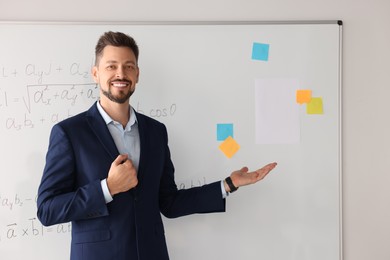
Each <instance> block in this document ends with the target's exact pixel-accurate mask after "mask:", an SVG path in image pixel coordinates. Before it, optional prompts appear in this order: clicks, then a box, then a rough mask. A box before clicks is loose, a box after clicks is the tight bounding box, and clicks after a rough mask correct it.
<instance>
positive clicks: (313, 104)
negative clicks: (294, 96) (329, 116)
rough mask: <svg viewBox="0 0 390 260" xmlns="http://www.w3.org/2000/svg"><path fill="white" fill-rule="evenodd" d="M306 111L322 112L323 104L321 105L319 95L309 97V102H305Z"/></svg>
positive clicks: (309, 112)
mask: <svg viewBox="0 0 390 260" xmlns="http://www.w3.org/2000/svg"><path fill="white" fill-rule="evenodd" d="M306 112H307V113H308V114H311V115H313V114H317V115H318V114H323V113H324V111H323V106H322V98H320V97H313V98H311V100H310V102H309V103H308V104H307V107H306Z"/></svg>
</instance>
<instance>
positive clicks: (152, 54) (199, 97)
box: [0, 21, 342, 260]
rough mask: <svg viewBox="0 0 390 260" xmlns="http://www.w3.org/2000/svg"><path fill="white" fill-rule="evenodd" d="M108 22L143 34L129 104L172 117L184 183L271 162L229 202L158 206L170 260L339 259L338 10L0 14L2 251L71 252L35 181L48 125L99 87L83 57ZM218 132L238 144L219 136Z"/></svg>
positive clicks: (27, 254) (38, 255)
mask: <svg viewBox="0 0 390 260" xmlns="http://www.w3.org/2000/svg"><path fill="white" fill-rule="evenodd" d="M108 30H113V31H122V32H125V33H128V34H129V35H131V36H133V37H134V38H135V39H136V40H137V42H138V44H139V46H140V60H139V65H140V82H139V84H138V86H137V90H136V92H135V94H134V96H133V97H132V98H131V101H130V103H131V104H132V106H133V107H134V108H135V109H136V110H137V111H139V112H141V113H144V114H146V115H148V116H151V117H153V118H155V119H157V120H159V121H161V122H163V123H165V124H166V126H167V128H168V132H169V144H170V148H171V152H172V158H173V162H174V164H175V167H176V182H177V184H178V187H179V188H189V187H192V186H199V185H203V184H206V183H211V182H213V181H217V180H221V179H223V178H225V177H226V176H228V175H229V174H230V173H231V172H232V171H233V170H236V169H240V168H241V167H242V166H245V165H246V166H248V167H249V168H250V170H254V169H256V168H259V167H261V166H263V165H265V164H266V163H268V162H273V161H276V162H278V167H277V169H275V170H274V171H273V172H272V174H270V175H269V176H268V177H267V178H266V179H265V180H263V181H262V182H260V183H258V184H256V185H252V186H248V187H242V188H240V189H239V191H237V192H236V193H233V194H231V195H230V196H229V197H228V198H227V212H226V213H216V214H198V215H192V216H187V217H182V218H178V219H165V218H164V223H165V232H166V237H167V243H168V249H169V252H170V256H171V259H173V260H181V259H187V260H195V259H243V260H246V259H256V260H257V259H267V260H313V259H316V260H336V259H341V255H342V253H341V252H342V243H341V242H342V239H341V237H342V234H341V231H342V228H341V213H342V210H341V209H342V205H341V94H340V93H341V50H342V49H341V36H342V26H341V24H340V23H339V22H337V21H325V22H198V23H196V22H182V23H180V22H175V23H173V22H172V23H169V22H165V23H131V24H129V23H127V24H118V23H116V24H99V23H97V24H86V23H80V24H77V23H1V24H0V35H1V39H2V40H1V41H0V57H1V59H0V138H1V148H0V158H1V171H0V177H1V180H2V181H1V183H0V202H1V203H0V252H1V259H6V260H8V259H12V260H25V259H37V260H38V259H39V260H45V259H47V260H51V259H58V260H65V259H69V248H70V232H71V225H70V224H69V223H64V224H59V225H54V226H51V227H43V226H42V225H41V224H40V223H39V221H38V220H37V218H36V196H37V188H38V185H39V181H40V178H41V175H42V171H43V167H44V160H45V154H46V150H47V146H48V136H49V132H50V129H51V127H52V126H53V125H54V124H55V123H57V122H59V121H60V120H63V119H64V118H67V117H69V116H72V115H75V114H77V113H79V112H81V111H84V110H86V109H88V108H89V107H90V106H91V105H92V104H93V103H94V102H95V101H96V100H97V99H98V88H97V86H96V85H95V84H94V83H93V81H92V78H91V74H90V69H91V67H92V66H93V62H94V47H95V44H96V42H97V39H98V37H99V36H100V35H101V34H102V33H103V32H105V31H108ZM299 90H310V91H311V98H309V100H310V101H308V102H307V103H302V104H301V103H298V102H297V97H298V96H299V94H298V93H301V92H299ZM299 98H300V96H299ZM299 98H298V99H299ZM313 100H317V101H320V103H315V104H314V105H313V103H312V101H313ZM321 102H322V103H321ZM286 110H288V112H287V111H286ZM313 111H314V113H313ZM278 119H280V120H278ZM226 133H228V134H229V135H231V136H232V139H230V140H233V143H235V144H236V145H238V150H234V149H232V148H231V147H234V146H229V145H228V148H227V149H225V148H223V149H221V148H220V146H221V145H222V144H224V143H225V141H226V140H227V139H224V138H226V137H224V138H222V139H221V136H223V135H226ZM267 140H268V142H267ZM229 147H230V148H229ZM229 152H231V154H229ZM227 154H229V156H227Z"/></svg>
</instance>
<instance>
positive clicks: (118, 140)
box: [96, 102, 229, 203]
mask: <svg viewBox="0 0 390 260" xmlns="http://www.w3.org/2000/svg"><path fill="white" fill-rule="evenodd" d="M96 105H97V109H98V111H99V113H100V114H101V116H102V117H103V119H104V121H105V122H106V124H107V127H108V130H109V131H110V133H111V136H112V138H113V139H114V142H115V145H116V147H117V149H118V152H119V153H120V154H127V155H128V156H129V159H130V160H131V161H132V162H133V165H134V167H135V169H136V170H137V171H138V166H139V157H140V154H141V145H140V138H139V130H138V122H137V117H136V115H135V112H134V109H133V108H132V107H131V106H129V109H130V118H129V121H128V123H127V125H126V127H125V128H124V129H123V126H122V124H121V123H119V122H116V121H114V120H113V119H112V118H111V117H110V116H109V115H108V114H107V113H106V111H104V109H103V108H102V106H101V105H100V102H96ZM101 186H102V189H103V194H104V198H105V200H106V203H109V202H111V201H112V200H113V198H112V196H111V194H110V191H109V189H108V186H107V179H104V180H102V181H101ZM221 191H222V197H223V198H226V197H227V196H228V195H229V193H227V192H226V190H225V187H224V185H223V181H221Z"/></svg>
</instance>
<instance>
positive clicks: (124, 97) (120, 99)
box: [100, 82, 134, 104]
mask: <svg viewBox="0 0 390 260" xmlns="http://www.w3.org/2000/svg"><path fill="white" fill-rule="evenodd" d="M129 84H130V85H132V84H131V82H129ZM110 85H111V84H109V86H110ZM100 89H101V90H102V93H103V95H105V96H106V97H107V98H108V99H109V100H111V101H112V102H115V103H118V104H123V103H125V102H128V100H129V99H130V97H131V95H133V93H134V90H130V91H128V92H127V93H126V92H123V91H121V92H120V94H119V95H116V96H115V95H113V94H112V92H111V89H110V88H108V90H104V89H102V88H100Z"/></svg>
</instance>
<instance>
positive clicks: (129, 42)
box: [95, 31, 139, 65]
mask: <svg viewBox="0 0 390 260" xmlns="http://www.w3.org/2000/svg"><path fill="white" fill-rule="evenodd" d="M108 45H111V46H115V47H128V48H130V49H131V50H132V51H133V52H134V55H135V58H136V60H137V62H138V56H139V49H138V45H137V43H136V41H135V40H134V39H133V38H132V37H130V36H129V35H127V34H124V33H122V32H112V31H108V32H105V33H104V34H103V35H102V36H100V38H99V40H98V42H97V44H96V47H95V65H97V64H98V62H99V59H100V57H101V56H102V55H103V49H104V48H105V47H106V46H108Z"/></svg>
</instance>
